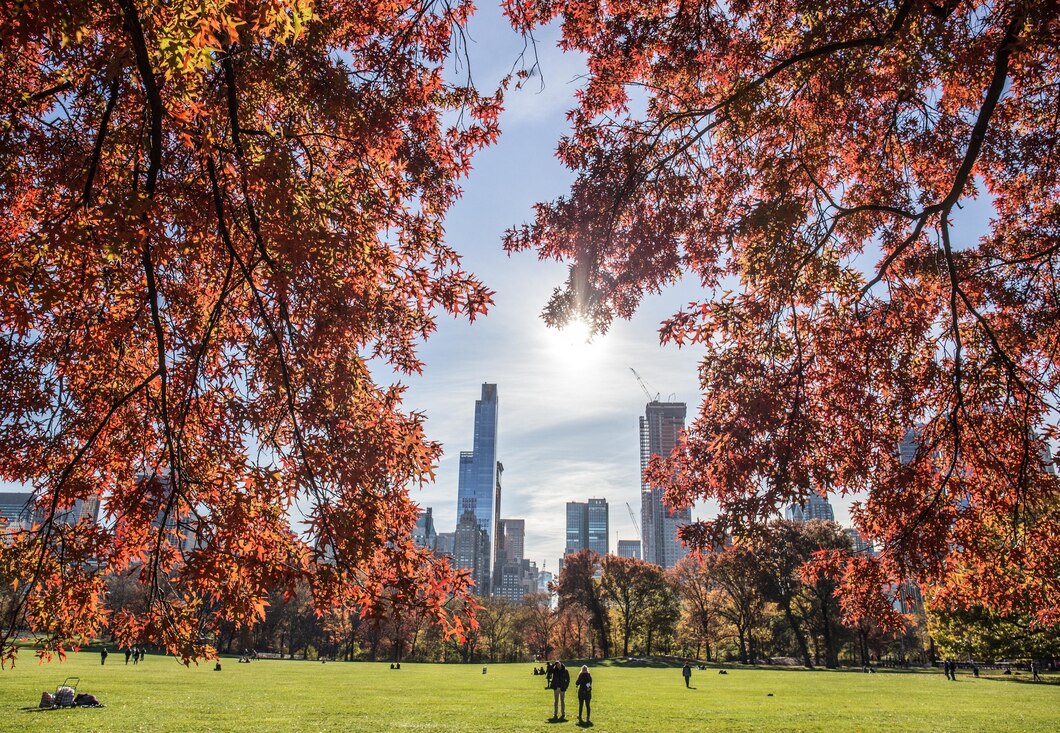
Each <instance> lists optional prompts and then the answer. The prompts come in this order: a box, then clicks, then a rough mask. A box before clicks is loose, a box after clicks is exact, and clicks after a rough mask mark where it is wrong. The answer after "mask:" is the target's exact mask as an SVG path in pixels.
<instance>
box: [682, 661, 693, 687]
mask: <svg viewBox="0 0 1060 733" xmlns="http://www.w3.org/2000/svg"><path fill="white" fill-rule="evenodd" d="M681 676H682V677H684V678H685V687H689V686H690V685H689V684H688V682H689V680H691V679H692V665H691V664H689V663H688V662H685V666H684V667H681Z"/></svg>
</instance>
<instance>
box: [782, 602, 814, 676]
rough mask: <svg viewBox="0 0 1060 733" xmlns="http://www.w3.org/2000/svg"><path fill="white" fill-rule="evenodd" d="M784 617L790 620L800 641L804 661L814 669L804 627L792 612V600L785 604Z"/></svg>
mask: <svg viewBox="0 0 1060 733" xmlns="http://www.w3.org/2000/svg"><path fill="white" fill-rule="evenodd" d="M784 617H785V618H786V619H787V620H788V625H789V626H790V627H791V633H793V634H795V641H796V642H798V645H799V652H801V653H802V663H803V664H804V665H806V666H807V667H809V668H810V669H813V660H812V659H810V649H809V647H808V646H806V635H805V634H803V633H802V627H800V626H799V620H798V619H797V618H795V614H794V613H792V612H791V602H790V601H789V602H786V603H785V604H784Z"/></svg>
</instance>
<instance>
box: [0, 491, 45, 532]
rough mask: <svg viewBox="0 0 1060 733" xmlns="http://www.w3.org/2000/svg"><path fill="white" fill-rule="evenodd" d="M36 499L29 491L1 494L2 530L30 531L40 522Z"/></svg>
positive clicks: (0, 514)
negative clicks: (20, 529)
mask: <svg viewBox="0 0 1060 733" xmlns="http://www.w3.org/2000/svg"><path fill="white" fill-rule="evenodd" d="M34 499H35V497H34V496H33V494H32V493H31V492H28V491H17V492H15V491H11V492H7V491H5V492H3V493H0V530H2V529H7V530H9V531H13V530H17V529H19V528H25V529H28V528H29V527H31V526H33V525H34V524H36V523H37V522H39V521H40V519H41V517H40V512H39V511H38V510H37V507H36V504H35V503H34Z"/></svg>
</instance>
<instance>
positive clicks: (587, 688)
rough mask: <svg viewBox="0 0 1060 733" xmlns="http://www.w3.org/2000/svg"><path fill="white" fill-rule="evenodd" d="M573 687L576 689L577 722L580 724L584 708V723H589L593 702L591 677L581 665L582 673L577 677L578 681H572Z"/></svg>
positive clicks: (587, 669) (586, 668)
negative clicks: (583, 708) (583, 707)
mask: <svg viewBox="0 0 1060 733" xmlns="http://www.w3.org/2000/svg"><path fill="white" fill-rule="evenodd" d="M574 686H575V687H577V688H578V722H579V723H581V722H582V706H583V705H584V706H585V722H586V723H590V722H592V721H590V720H589V718H591V717H592V714H593V711H592V707H591V706H592V700H593V676H592V675H591V674H589V668H588V667H587V666H585V665H584V664H583V665H582V671H581V673H580V674H579V675H578V679H576V680H574Z"/></svg>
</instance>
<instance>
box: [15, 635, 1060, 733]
mask: <svg viewBox="0 0 1060 733" xmlns="http://www.w3.org/2000/svg"><path fill="white" fill-rule="evenodd" d="M531 668H532V665H530V664H506V665H501V664H498V665H490V667H489V671H488V673H487V674H485V675H483V674H482V671H481V666H477V665H418V664H403V665H402V668H401V670H399V671H396V670H395V671H392V670H390V669H389V666H388V665H387V664H385V663H381V664H368V663H348V664H347V663H329V664H326V665H322V664H319V663H315V662H296V661H271V660H259V661H255V662H252V663H251V664H237V663H236V660H234V659H226V660H223V670H222V671H221V672H214V671H213V667H212V664H203V665H202V666H200V667H192V668H190V669H186V668H184V667H183V666H181V665H180V664H179V663H178V662H177V661H175V660H173V659H171V658H166V657H159V656H150V657H148V658H147V659H146V660H145V661H143V662H141V663H140V664H139V665H138V666H133V665H132V664H130V665H129V666H125V664H124V659H123V657H122V655H121V654H117V653H114V654H111V656H110V658H109V659H108V660H107V665H106V666H104V667H101V666H100V664H99V656H98V655H96V654H90V653H82V654H71V655H70V656H69V658H68V660H67V661H66V662H65V663H61V664H59V663H55V662H53V663H51V664H45V665H38V664H37V663H36V660H35V659H33V657H32V655H31V654H24V655H23V656H21V658H20V661H19V664H18V666H17V667H15V668H14V669H13V670H5V671H3V672H0V731H5V732H6V731H19V732H22V731H33V732H35V731H64V732H67V731H107V732H108V733H109V732H110V731H114V732H115V733H131V732H133V731H144V732H147V731H152V732H157V733H165V732H167V731H180V732H181V733H183V732H184V731H218V732H225V733H227V732H228V731H277V732H280V731H283V732H284V733H287V732H288V731H289V732H291V733H301V732H309V731H335V732H339V731H341V732H343V733H346V732H359V731H365V732H367V731H371V732H372V733H375V732H376V731H460V732H461V733H479V732H480V731H483V732H484V731H491V732H493V731H530V730H535V731H550V732H551V733H556V731H557V728H558V729H560V730H562V729H568V730H573V729H575V728H577V722H576V720H577V712H578V702H577V696H576V695H575V694H574V689H573V687H572V688H571V690H570V691H568V693H567V720H568V722H566V723H550V722H549V718H550V717H551V715H552V693H551V692H550V691H546V690H545V689H543V688H544V678H543V677H535V676H533V675H531V674H530V670H531ZM591 669H592V672H593V688H594V694H593V724H594V725H593V730H594V731H597V732H600V733H603V732H605V731H619V732H624V731H650V732H652V733H655V732H656V731H665V732H670V731H673V732H675V733H677V732H684V731H697V732H698V731H769V732H770V733H775V732H776V731H887V732H888V733H894V732H896V731H931V732H932V733H941V732H943V731H954V732H957V731H959V732H960V733H969V732H970V731H1035V732H1036V733H1040V732H1042V731H1056V730H1060V684H1055V683H1049V684H1031V683H1028V682H1026V681H1024V680H1026V679H1027V678H1026V676H1023V677H1017V678H982V679H972V678H971V677H970V676H968V677H959V678H958V681H957V682H948V681H947V680H945V679H944V678H943V676H942V674H941V673H938V674H933V673H919V674H918V673H887V672H881V673H880V674H872V675H869V674H861V673H856V672H808V671H802V670H759V669H740V668H736V669H730V670H729V671H728V674H726V675H719V674H718V672H717V670H714V669H711V670H708V671H705V672H701V671H698V670H697V671H694V672H693V675H692V687H693V688H694V689H690V690H686V689H685V688H684V685H683V682H682V680H681V674H680V670H679V669H678V668H676V667H674V668H654V667H629V666H623V665H613V664H609V663H605V664H601V665H597V666H594V667H592V668H591ZM571 671H572V673H573V674H572V677H573V676H574V675H576V674H577V668H572V670H571ZM67 675H74V676H79V677H80V678H81V684H80V687H79V688H78V691H79V692H91V693H93V694H95V695H96V696H97V697H99V699H100V701H101V702H103V703H104V704H105V705H106V707H105V708H102V709H77V708H74V709H68V710H52V711H38V710H35V709H33V706H35V705H36V704H37V702H38V701H39V699H40V693H41V691H43V690H46V689H47V690H51V691H54V690H55V687H56V686H57V685H58V684H59V683H60V682H62V680H63V679H64V678H65V677H66V676H67ZM770 693H772V696H769V694H770Z"/></svg>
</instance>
